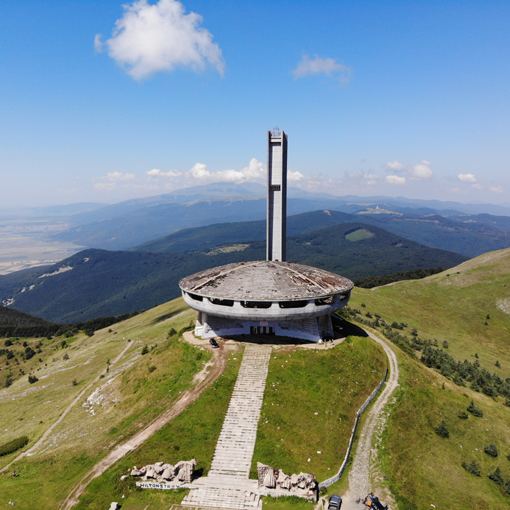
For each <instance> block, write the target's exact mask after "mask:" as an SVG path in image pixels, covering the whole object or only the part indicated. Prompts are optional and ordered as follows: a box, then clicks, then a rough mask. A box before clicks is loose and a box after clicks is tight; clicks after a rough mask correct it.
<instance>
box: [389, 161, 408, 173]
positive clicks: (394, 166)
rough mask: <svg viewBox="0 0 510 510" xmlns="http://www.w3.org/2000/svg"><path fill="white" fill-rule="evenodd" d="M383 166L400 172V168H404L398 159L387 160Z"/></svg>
mask: <svg viewBox="0 0 510 510" xmlns="http://www.w3.org/2000/svg"><path fill="white" fill-rule="evenodd" d="M385 168H386V170H392V171H393V172H402V170H404V165H403V164H402V163H399V162H398V161H388V162H387V163H386V167H385Z"/></svg>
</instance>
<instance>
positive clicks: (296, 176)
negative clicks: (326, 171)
mask: <svg viewBox="0 0 510 510" xmlns="http://www.w3.org/2000/svg"><path fill="white" fill-rule="evenodd" d="M304 178H305V176H304V175H303V174H302V173H301V172H297V171H296V172H293V171H292V170H287V180H288V181H291V182H296V181H301V180H302V179H304Z"/></svg>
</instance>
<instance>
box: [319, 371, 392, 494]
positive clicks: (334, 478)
mask: <svg viewBox="0 0 510 510" xmlns="http://www.w3.org/2000/svg"><path fill="white" fill-rule="evenodd" d="M387 377H388V369H386V373H385V374H384V377H383V380H382V381H381V382H380V383H379V386H377V388H376V389H375V390H374V391H373V392H372V394H371V395H370V396H369V397H368V398H367V399H366V401H365V403H364V404H363V405H362V406H361V407H360V409H359V411H358V412H357V413H356V420H355V421H354V427H353V428H352V434H351V439H350V440H349V447H348V448H347V452H346V453H345V458H344V461H343V462H342V465H341V466H340V469H339V470H338V473H337V474H336V475H334V476H332V477H331V478H328V479H327V480H324V481H323V482H321V483H320V484H319V489H321V488H322V487H329V486H330V485H333V484H334V483H336V482H338V480H340V477H341V476H342V475H343V473H344V470H345V467H346V466H347V461H348V460H349V455H350V454H351V450H352V443H353V442H354V434H356V429H357V427H358V422H359V419H360V417H361V413H363V411H364V410H365V409H366V408H367V406H368V404H370V402H372V400H373V399H374V397H375V396H376V395H377V393H379V390H380V389H381V387H382V385H383V384H384V383H385V382H386V378H387Z"/></svg>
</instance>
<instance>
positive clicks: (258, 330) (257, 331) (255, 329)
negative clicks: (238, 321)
mask: <svg viewBox="0 0 510 510" xmlns="http://www.w3.org/2000/svg"><path fill="white" fill-rule="evenodd" d="M250 333H251V334H252V335H274V334H275V332H274V327H273V326H250Z"/></svg>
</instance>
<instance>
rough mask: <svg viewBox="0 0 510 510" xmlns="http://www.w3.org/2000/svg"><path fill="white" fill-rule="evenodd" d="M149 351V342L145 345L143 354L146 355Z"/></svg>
mask: <svg viewBox="0 0 510 510" xmlns="http://www.w3.org/2000/svg"><path fill="white" fill-rule="evenodd" d="M148 352H149V347H147V344H145V345H144V346H143V349H142V356H144V355H145V354H147V353H148Z"/></svg>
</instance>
